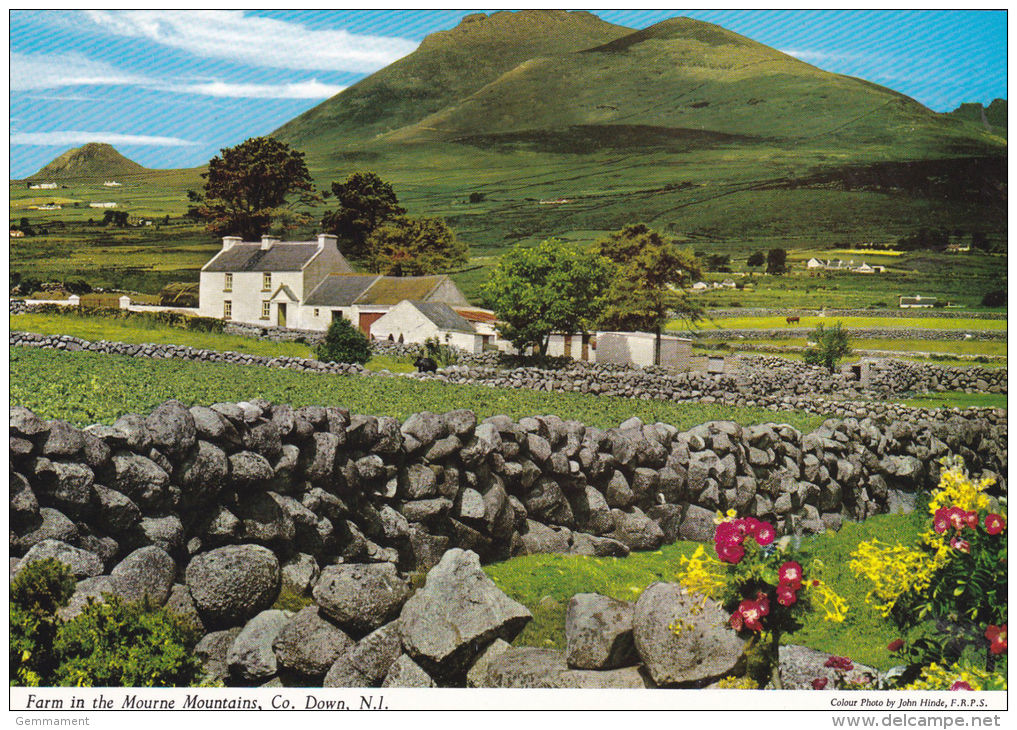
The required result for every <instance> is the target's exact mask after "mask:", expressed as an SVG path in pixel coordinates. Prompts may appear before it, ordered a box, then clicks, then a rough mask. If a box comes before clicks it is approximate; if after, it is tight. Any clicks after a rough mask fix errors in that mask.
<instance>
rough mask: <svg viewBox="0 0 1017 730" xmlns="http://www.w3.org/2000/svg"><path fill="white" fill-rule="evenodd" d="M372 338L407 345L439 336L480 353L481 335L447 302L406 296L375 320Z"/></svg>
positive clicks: (442, 339) (465, 348)
mask: <svg viewBox="0 0 1017 730" xmlns="http://www.w3.org/2000/svg"><path fill="white" fill-rule="evenodd" d="M371 337H373V338H374V339H376V340H390V341H392V342H403V343H406V344H423V343H424V341H425V340H428V339H430V338H437V339H438V340H439V341H441V342H442V343H446V344H449V345H454V346H456V347H458V348H460V349H463V350H466V351H467V352H480V351H481V349H482V345H483V339H482V337H481V335H480V334H479V333H478V332H477V331H476V329H475V328H474V327H473V325H472V324H470V323H469V322H468V321H467V320H466V319H465V318H464V317H462V315H460V314H458V313H457V312H456V311H455V310H454V309H452V307H450V306H449V305H448V304H445V303H444V302H421V301H410V300H408V299H404V300H403V301H401V302H399V303H398V304H396V305H395V306H394V307H392V308H391V309H389V310H388V311H387V312H385V314H383V315H381V316H380V317H378V319H376V320H374V322H373V323H371Z"/></svg>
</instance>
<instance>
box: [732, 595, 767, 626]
mask: <svg viewBox="0 0 1017 730" xmlns="http://www.w3.org/2000/svg"><path fill="white" fill-rule="evenodd" d="M738 613H740V614H741V616H742V621H743V622H744V623H745V628H747V629H751V630H752V631H762V630H763V624H762V623H760V619H761V618H763V615H764V614H763V612H762V611H761V610H760V608H759V604H758V603H756V602H755V601H742V602H741V603H739V604H738Z"/></svg>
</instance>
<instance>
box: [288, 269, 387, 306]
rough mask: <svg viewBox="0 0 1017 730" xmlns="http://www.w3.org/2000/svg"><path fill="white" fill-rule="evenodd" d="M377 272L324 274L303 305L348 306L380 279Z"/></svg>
mask: <svg viewBox="0 0 1017 730" xmlns="http://www.w3.org/2000/svg"><path fill="white" fill-rule="evenodd" d="M380 278H381V277H380V276H378V275H377V274H334V275H332V276H326V277H325V278H324V279H323V280H322V282H321V283H320V284H318V286H316V287H314V290H313V291H312V292H311V293H310V294H308V295H307V297H306V298H305V299H304V305H305V306H311V307H348V306H350V305H352V304H354V303H355V302H356V301H357V299H358V298H359V297H360V295H361V294H363V293H364V292H365V291H367V290H368V289H369V288H370V287H371V285H372V284H373V283H374V282H375V281H377V280H378V279H380Z"/></svg>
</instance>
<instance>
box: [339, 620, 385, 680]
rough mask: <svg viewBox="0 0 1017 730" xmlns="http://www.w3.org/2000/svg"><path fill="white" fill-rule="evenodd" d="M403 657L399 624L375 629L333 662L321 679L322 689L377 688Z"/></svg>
mask: <svg viewBox="0 0 1017 730" xmlns="http://www.w3.org/2000/svg"><path fill="white" fill-rule="evenodd" d="M402 653H403V642H402V635H401V634H400V633H399V622H398V621H392V622H389V623H387V624H385V625H384V626H382V627H380V628H378V629H375V630H374V631H372V632H371V633H370V634H368V635H367V636H365V637H364V638H363V639H361V640H360V641H359V642H357V644H356V646H354V647H353V648H352V649H350V650H349V651H347V652H346V653H345V654H343V655H342V656H341V657H339V658H338V659H336V661H335V663H334V664H332V666H331V668H329V670H328V674H326V675H325V681H324V686H325V687H377V686H379V685H380V684H381V682H382V681H383V680H384V679H385V677H386V676H387V675H388V670H389V668H390V667H391V666H392V664H393V663H394V662H395V660H396V659H398V658H399V655H400V654H402Z"/></svg>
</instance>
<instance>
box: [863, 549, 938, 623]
mask: <svg viewBox="0 0 1017 730" xmlns="http://www.w3.org/2000/svg"><path fill="white" fill-rule="evenodd" d="M851 557H852V558H854V559H853V560H852V561H851V562H850V563H849V566H850V567H851V570H852V571H853V572H854V574H855V575H858V576H863V577H865V578H868V579H869V581H870V582H871V583H872V585H873V588H872V590H871V591H869V593H868V594H867V595H866V596H865V602H866V603H868V604H870V605H871V606H873V607H875V608H876V609H877V610H878V611H879V612H880V613H881V614H882V615H883V616H889V615H890V611H891V609H892V608H893V606H894V604H895V603H896V602H897V599H898V598H900V597H901V596H903V595H904V594H905V593H908V592H909V591H920V590H923V589H924V588H927V587H928V586H929V584H930V583H931V582H932V577H933V575H934V574H935V572H936V571H937V570H938V569H939V568H940V565H941V564H940V563H937V561H936V560H935V559H934V558H933V556H930V555H929V554H928V553H926V552H925V551H923V550H916V549H915V548H910V547H907V546H906V545H901V544H900V543H897V544H896V545H888V544H887V543H884V542H881V541H880V540H876V539H873V540H868V541H865V542H861V543H859V544H858V547H857V548H856V549H855V550H854V552H852V553H851Z"/></svg>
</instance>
